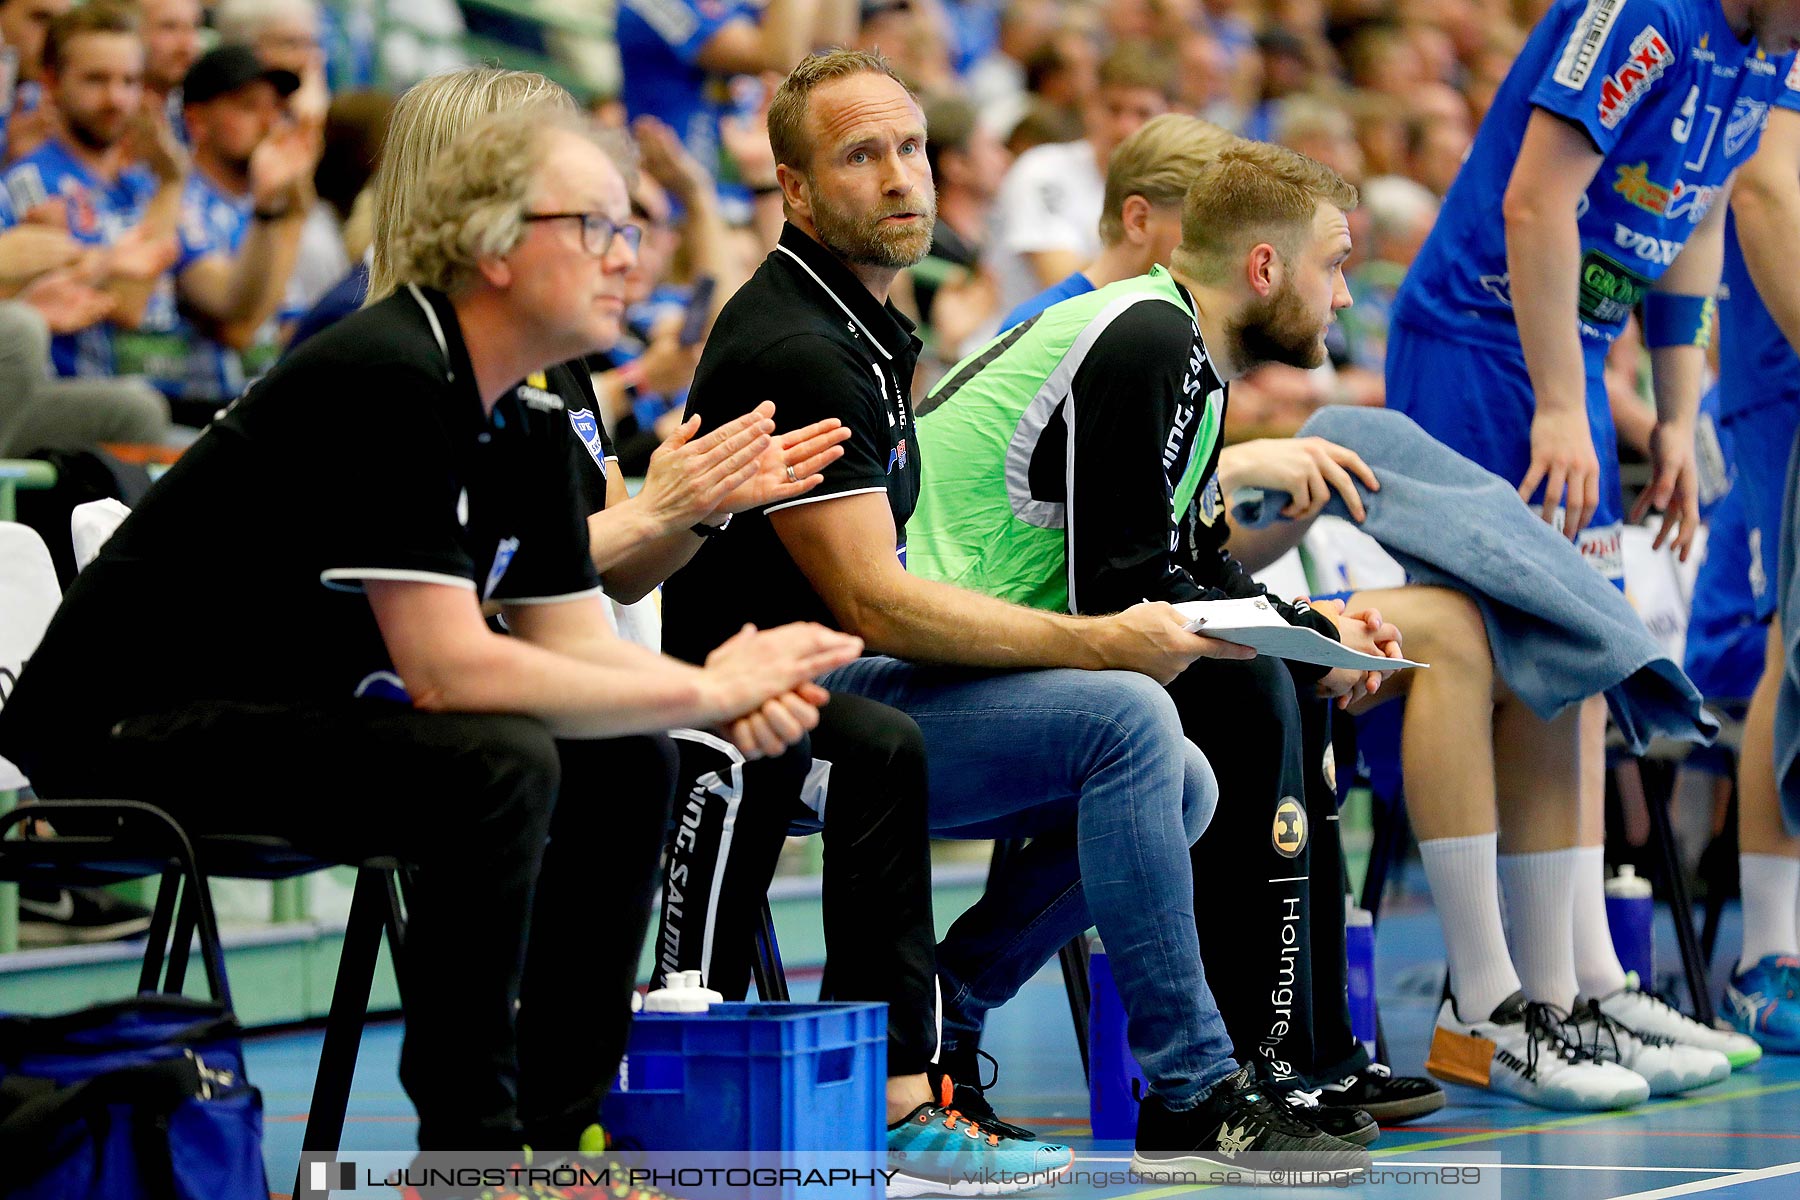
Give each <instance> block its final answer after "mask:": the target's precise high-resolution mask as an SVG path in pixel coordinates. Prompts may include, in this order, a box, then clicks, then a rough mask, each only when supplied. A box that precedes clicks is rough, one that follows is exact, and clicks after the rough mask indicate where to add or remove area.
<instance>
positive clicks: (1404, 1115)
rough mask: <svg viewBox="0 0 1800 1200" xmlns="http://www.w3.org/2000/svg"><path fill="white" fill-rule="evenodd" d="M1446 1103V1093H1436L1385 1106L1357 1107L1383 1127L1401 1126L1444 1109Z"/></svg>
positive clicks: (1388, 1103) (1360, 1105) (1364, 1105)
mask: <svg viewBox="0 0 1800 1200" xmlns="http://www.w3.org/2000/svg"><path fill="white" fill-rule="evenodd" d="M1446 1102H1447V1098H1446V1097H1445V1095H1444V1093H1443V1092H1442V1091H1436V1092H1431V1093H1429V1094H1427V1095H1423V1096H1413V1097H1411V1098H1409V1099H1406V1100H1390V1101H1388V1102H1387V1103H1385V1104H1358V1105H1357V1106H1356V1107H1358V1108H1360V1109H1362V1110H1363V1111H1364V1112H1366V1113H1368V1114H1369V1115H1370V1116H1371V1117H1374V1118H1375V1120H1376V1121H1378V1122H1379V1123H1381V1124H1383V1125H1400V1124H1403V1123H1405V1122H1407V1121H1416V1120H1418V1119H1419V1118H1420V1117H1423V1116H1426V1115H1428V1114H1430V1113H1434V1112H1436V1111H1437V1110H1438V1109H1440V1108H1442V1107H1444V1105H1445V1103H1446Z"/></svg>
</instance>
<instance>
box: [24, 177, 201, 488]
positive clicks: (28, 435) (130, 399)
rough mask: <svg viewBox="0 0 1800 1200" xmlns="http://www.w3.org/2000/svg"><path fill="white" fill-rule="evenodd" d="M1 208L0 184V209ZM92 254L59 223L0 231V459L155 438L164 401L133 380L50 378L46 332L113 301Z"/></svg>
mask: <svg viewBox="0 0 1800 1200" xmlns="http://www.w3.org/2000/svg"><path fill="white" fill-rule="evenodd" d="M8 211H9V205H8V203H7V201H6V192H5V191H4V190H0V217H4V216H5V215H6V213H7V212H8ZM101 270H102V264H101V262H100V261H99V256H98V255H95V254H94V253H92V252H89V251H84V250H83V249H82V246H81V244H80V243H78V242H77V241H75V239H73V238H71V237H70V236H69V235H68V234H66V233H63V232H62V231H60V230H54V229H49V228H45V227H41V226H23V227H19V228H14V229H8V230H6V231H5V232H0V458H16V457H19V456H21V455H25V454H32V453H35V452H37V451H39V450H80V449H84V448H86V447H88V446H92V445H94V444H96V443H98V442H159V441H161V440H162V439H163V437H164V435H165V434H166V433H167V431H168V427H169V406H168V404H167V403H166V402H165V401H164V400H163V398H162V396H161V395H160V394H158V392H157V391H156V389H155V388H153V387H151V386H150V385H149V384H147V383H145V382H144V381H143V380H141V379H67V380H65V379H54V378H50V377H49V375H50V369H49V368H50V338H51V336H52V335H54V334H62V333H70V332H73V331H75V330H77V329H84V328H87V327H88V326H91V325H93V324H95V323H96V322H98V321H100V320H102V319H103V318H104V317H106V316H107V314H109V313H110V312H112V310H113V306H114V304H115V303H116V301H115V300H114V298H113V297H112V296H109V295H108V294H107V293H105V292H104V291H102V290H100V288H98V287H96V286H95V278H96V276H97V275H98V274H99V273H100V271H101Z"/></svg>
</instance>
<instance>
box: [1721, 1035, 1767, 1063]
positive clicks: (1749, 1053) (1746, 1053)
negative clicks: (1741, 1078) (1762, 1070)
mask: <svg viewBox="0 0 1800 1200" xmlns="http://www.w3.org/2000/svg"><path fill="white" fill-rule="evenodd" d="M1750 1040H1751V1041H1753V1042H1754V1041H1756V1039H1755V1038H1751V1039H1750ZM1722 1053H1723V1054H1724V1055H1725V1060H1726V1061H1727V1062H1729V1063H1730V1064H1731V1069H1732V1070H1734V1071H1741V1070H1743V1069H1744V1068H1745V1067H1748V1066H1753V1065H1755V1064H1756V1063H1759V1062H1761V1061H1762V1056H1763V1048H1762V1043H1761V1042H1757V1044H1756V1045H1755V1046H1752V1047H1749V1048H1748V1049H1744V1050H1726V1051H1723V1052H1722Z"/></svg>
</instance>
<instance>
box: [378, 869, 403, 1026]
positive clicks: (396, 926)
mask: <svg viewBox="0 0 1800 1200" xmlns="http://www.w3.org/2000/svg"><path fill="white" fill-rule="evenodd" d="M381 882H382V892H383V899H385V900H386V902H387V908H386V910H385V911H383V913H382V919H383V923H384V925H385V926H386V932H387V943H388V955H389V957H391V958H392V959H393V961H394V986H395V988H396V989H398V990H399V992H400V1007H401V1008H402V1009H404V1008H405V1007H406V979H405V974H406V972H405V971H404V969H403V968H402V966H401V961H402V960H401V955H400V946H401V944H402V943H403V942H405V941H406V910H405V908H404V907H403V906H402V902H401V897H400V872H398V871H382V872H381Z"/></svg>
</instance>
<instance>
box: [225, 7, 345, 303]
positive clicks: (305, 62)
mask: <svg viewBox="0 0 1800 1200" xmlns="http://www.w3.org/2000/svg"><path fill="white" fill-rule="evenodd" d="M322 21H323V17H322V16H321V9H320V7H319V5H318V4H317V3H316V0H219V6H218V7H217V8H216V9H214V10H213V23H214V24H215V25H216V26H218V30H219V41H220V44H221V45H241V46H249V47H250V48H251V49H253V50H255V51H256V57H257V59H258V60H259V61H260V62H261V63H262V65H263V66H265V67H269V68H271V69H274V70H281V71H291V72H293V74H295V75H296V76H298V77H299V79H300V86H299V88H298V89H296V90H295V92H294V94H293V95H292V96H290V97H288V100H287V110H288V114H289V115H290V116H291V117H292V118H293V119H294V120H296V121H298V122H300V123H301V124H303V125H310V126H317V125H322V124H323V123H324V121H325V118H326V115H327V114H328V113H329V111H330V107H331V93H330V91H329V90H328V89H327V87H326V84H325V74H326V61H325V49H324V46H323V44H322V42H321V40H320V38H321V30H322V28H323V25H322ZM349 270H350V255H349V254H348V253H347V252H346V251H345V249H344V231H343V227H342V225H341V224H340V222H339V221H338V218H337V214H336V213H334V212H333V211H332V210H331V207H330V206H329V205H325V204H320V203H318V202H317V200H313V201H312V202H310V203H309V204H308V205H307V208H306V220H305V223H304V224H303V225H302V227H301V230H300V257H299V259H298V261H297V262H296V263H295V265H294V273H293V275H292V277H291V278H290V279H289V281H288V291H287V294H286V295H285V296H284V297H283V298H282V303H281V309H280V312H279V320H280V321H281V322H282V324H283V325H289V324H290V323H292V322H296V321H298V320H299V319H300V317H301V316H303V315H304V314H305V313H307V312H308V311H309V310H311V309H312V307H313V306H314V305H316V304H317V303H318V302H319V301H320V300H321V299H323V298H324V296H325V294H326V293H327V292H329V291H330V290H331V289H332V288H333V287H334V286H336V284H337V283H338V281H339V280H341V279H342V278H343V277H344V276H345V275H346V274H347V273H348V272H349Z"/></svg>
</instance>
